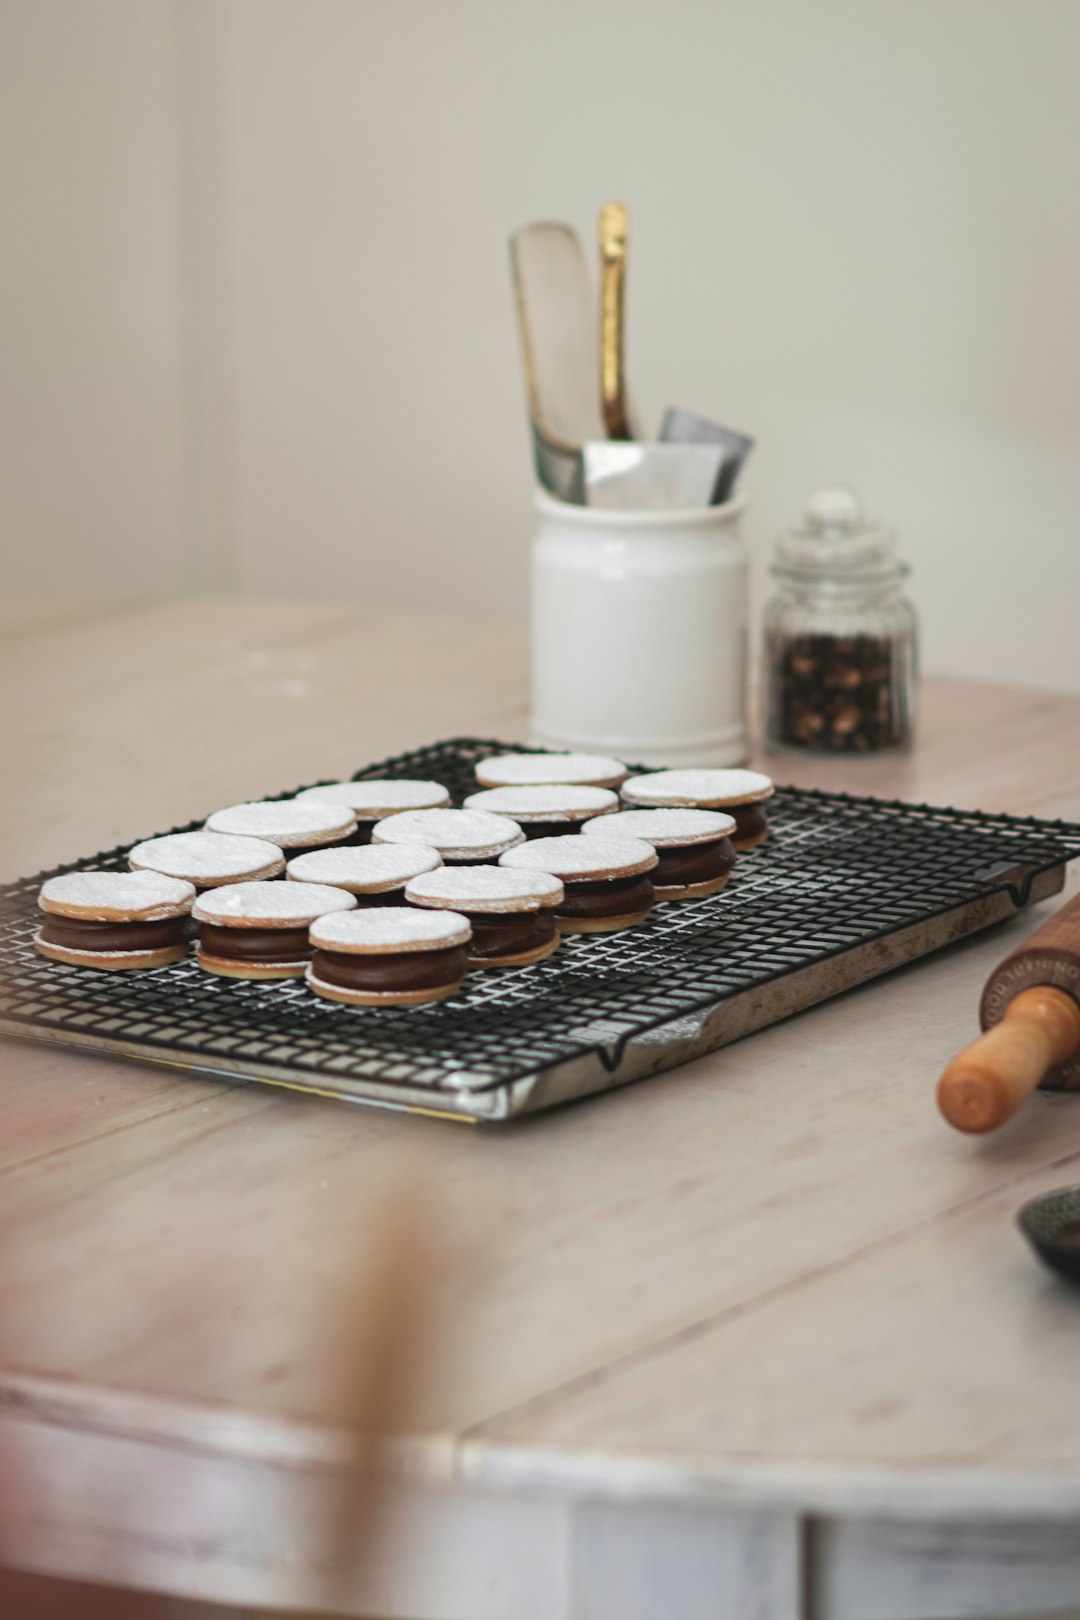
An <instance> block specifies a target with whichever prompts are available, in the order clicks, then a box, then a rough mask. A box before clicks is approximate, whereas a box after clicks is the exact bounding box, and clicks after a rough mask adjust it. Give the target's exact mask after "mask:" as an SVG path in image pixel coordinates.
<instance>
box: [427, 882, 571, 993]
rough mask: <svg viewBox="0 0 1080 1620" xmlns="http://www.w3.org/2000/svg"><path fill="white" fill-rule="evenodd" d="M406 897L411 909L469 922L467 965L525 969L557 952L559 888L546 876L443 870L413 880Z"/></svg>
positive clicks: (560, 889)
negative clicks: (423, 908)
mask: <svg viewBox="0 0 1080 1620" xmlns="http://www.w3.org/2000/svg"><path fill="white" fill-rule="evenodd" d="M405 898H406V900H408V901H410V902H411V904H412V905H414V906H430V907H431V908H432V909H434V910H453V911H457V912H460V913H461V915H462V916H463V917H466V918H468V921H469V924H470V926H471V928H472V943H471V944H470V946H469V966H470V967H474V968H487V967H492V968H494V967H528V966H529V964H530V963H532V962H541V961H543V959H544V957H545V956H550V955H551V953H552V951H556V950H558V948H559V932H558V929H557V928H556V926H555V908H556V906H558V905H561V903H562V900H563V886H562V884H561V882H560V881H559V879H558V878H557V877H552V876H551V874H550V872H511V871H510V869H509V868H508V867H505V866H444V867H442V868H441V869H440V870H439V871H438V872H427V873H425V874H424V875H423V876H422V877H416V878H413V879H412V881H411V882H410V883H409V886H408V888H407V889H406V890H405Z"/></svg>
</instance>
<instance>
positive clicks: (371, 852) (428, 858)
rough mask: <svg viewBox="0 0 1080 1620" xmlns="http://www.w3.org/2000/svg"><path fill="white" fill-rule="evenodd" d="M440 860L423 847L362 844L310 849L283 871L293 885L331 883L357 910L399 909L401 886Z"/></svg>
mask: <svg viewBox="0 0 1080 1620" xmlns="http://www.w3.org/2000/svg"><path fill="white" fill-rule="evenodd" d="M441 865H442V857H441V856H440V855H439V854H438V853H437V851H435V850H433V849H429V848H428V846H427V845H426V844H365V845H364V846H363V847H362V848H356V847H352V846H344V847H342V846H339V847H338V848H337V849H313V850H309V852H308V853H307V854H306V855H297V857H296V859H295V860H291V861H290V862H289V863H288V865H287V867H286V868H285V875H286V877H290V878H292V880H293V882H294V883H332V884H334V886H335V887H336V888H339V889H347V890H348V892H349V893H350V894H354V895H355V896H356V903H357V905H358V906H402V905H404V904H405V885H406V883H408V881H409V879H410V878H414V877H419V876H420V874H421V872H433V871H434V870H435V868H436V867H437V866H441Z"/></svg>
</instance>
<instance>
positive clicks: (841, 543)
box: [763, 484, 918, 754]
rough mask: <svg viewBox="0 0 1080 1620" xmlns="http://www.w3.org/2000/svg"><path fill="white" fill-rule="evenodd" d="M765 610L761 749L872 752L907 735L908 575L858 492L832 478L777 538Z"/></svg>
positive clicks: (910, 689)
mask: <svg viewBox="0 0 1080 1620" xmlns="http://www.w3.org/2000/svg"><path fill="white" fill-rule="evenodd" d="M771 571H772V574H773V576H774V577H775V579H776V580H777V582H778V590H777V593H776V595H775V596H774V597H773V598H772V599H771V601H770V602H769V603H768V604H767V606H766V609H765V636H764V682H763V695H764V703H765V741H766V746H767V747H769V748H773V749H779V750H781V751H797V752H814V753H824V754H835V753H863V754H867V753H876V752H878V751H880V750H882V749H886V748H903V747H906V746H907V745H908V744H909V743H910V741H911V735H912V728H913V726H914V721H915V703H916V684H917V679H918V651H917V627H916V618H915V610H914V608H913V607H912V605H911V603H910V602H909V601H908V600H907V598H906V596H904V595H903V594H902V590H901V586H902V584H903V581H904V579H905V578H906V576H907V574H908V572H909V570H908V567H907V565H906V564H905V563H903V562H901V561H900V559H899V558H898V557H897V555H896V538H895V536H894V534H893V533H892V531H891V530H890V529H888V528H886V526H885V525H884V524H882V523H879V522H877V521H876V520H874V519H871V518H868V517H867V516H866V514H865V513H864V511H863V507H862V502H861V501H860V499H859V497H858V495H857V494H856V492H855V491H854V490H853V489H851V488H849V487H848V486H847V485H845V484H828V485H823V486H822V487H821V488H820V489H816V490H815V491H814V492H813V494H812V495H810V497H809V498H808V500H807V502H806V506H805V508H804V512H803V520H802V522H801V524H799V525H798V526H797V527H796V528H793V529H790V530H788V532H787V533H786V534H785V535H783V536H782V537H781V538H780V540H779V541H778V543H777V547H776V560H775V562H774V564H773V567H772V570H771Z"/></svg>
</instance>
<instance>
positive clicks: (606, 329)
mask: <svg viewBox="0 0 1080 1620" xmlns="http://www.w3.org/2000/svg"><path fill="white" fill-rule="evenodd" d="M628 226H629V214H628V211H627V208H626V205H625V203H618V202H612V203H605V204H604V206H603V208H601V210H600V228H599V237H600V403H601V410H602V412H603V417H604V426H605V428H606V429H607V436H608V438H609V439H632V438H633V436H634V435H633V432H632V431H631V428H630V416H629V409H628V406H627V401H626V353H625V345H626V332H625V308H626V246H627V232H628Z"/></svg>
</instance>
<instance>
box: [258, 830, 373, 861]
mask: <svg viewBox="0 0 1080 1620" xmlns="http://www.w3.org/2000/svg"><path fill="white" fill-rule="evenodd" d="M369 838H370V834H369V835H368V838H365V839H364V840H363V842H364V843H365V844H366V843H367V842H368V841H369ZM273 841H274V840H273V839H272V838H269V839H267V840H266V842H267V843H270V844H272V843H273ZM359 842H360V840H359V839H358V838H357V837H356V834H355V833H346V835H345V837H344V838H331V839H329V840H328V841H326V842H323V843H318V844H290V845H289V847H288V848H287V849H282V851H281V853H282V854H283V855H284V857H285V859H286V860H287V861H291V860H292V858H293V856H294V855H310V854H311V853H312V851H313V850H316V849H345V848H346V847H347V846H348V845H349V844H356V843H359Z"/></svg>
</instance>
